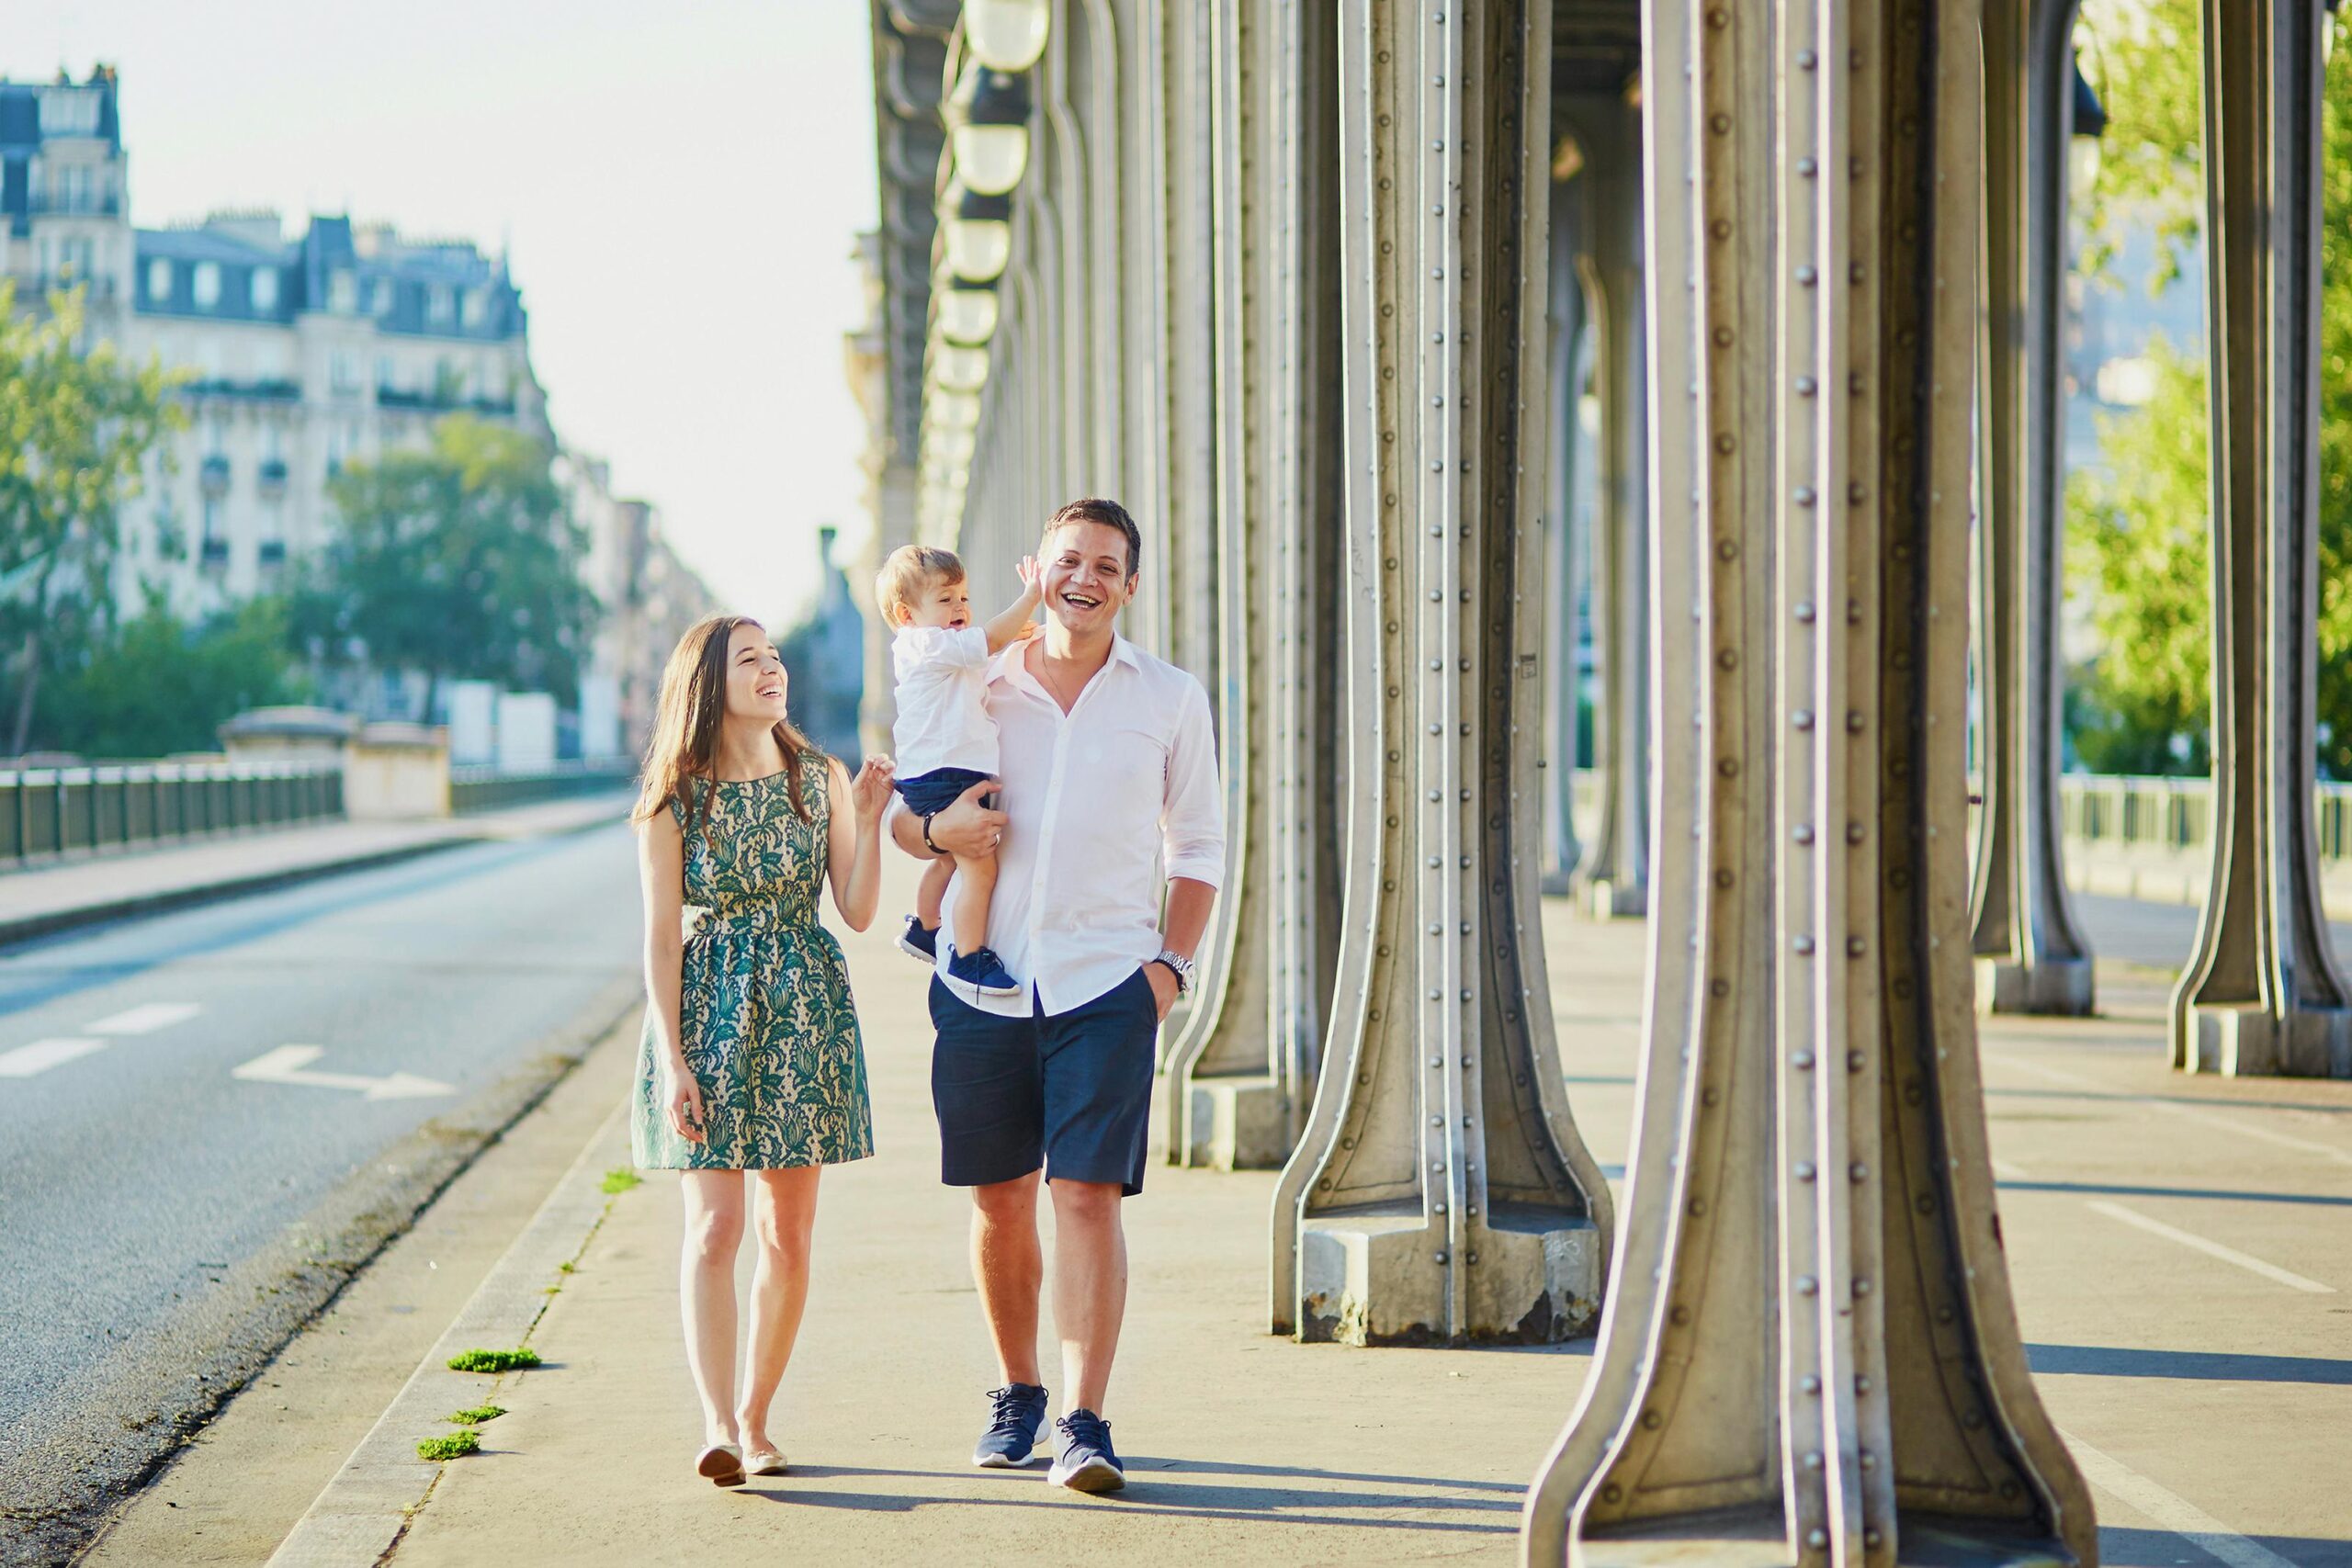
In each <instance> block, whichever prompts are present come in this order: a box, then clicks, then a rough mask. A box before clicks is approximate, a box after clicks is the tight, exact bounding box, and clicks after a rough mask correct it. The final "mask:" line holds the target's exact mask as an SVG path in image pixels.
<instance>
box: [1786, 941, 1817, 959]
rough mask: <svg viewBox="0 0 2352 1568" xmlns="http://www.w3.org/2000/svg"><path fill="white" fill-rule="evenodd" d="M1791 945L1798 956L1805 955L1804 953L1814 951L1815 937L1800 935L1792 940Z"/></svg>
mask: <svg viewBox="0 0 2352 1568" xmlns="http://www.w3.org/2000/svg"><path fill="white" fill-rule="evenodd" d="M1789 946H1790V947H1792V949H1794V950H1795V951H1796V953H1797V954H1798V956H1800V957H1803V956H1804V954H1806V953H1811V952H1812V951H1813V938H1811V937H1809V936H1800V937H1798V938H1797V939H1796V940H1795V941H1793V942H1790V943H1789Z"/></svg>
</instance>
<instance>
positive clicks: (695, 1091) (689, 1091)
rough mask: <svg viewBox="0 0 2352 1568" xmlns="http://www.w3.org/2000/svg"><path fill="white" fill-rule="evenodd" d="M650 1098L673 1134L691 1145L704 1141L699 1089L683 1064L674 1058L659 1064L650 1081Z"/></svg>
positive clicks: (700, 1087)
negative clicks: (659, 1105) (658, 1105)
mask: <svg viewBox="0 0 2352 1568" xmlns="http://www.w3.org/2000/svg"><path fill="white" fill-rule="evenodd" d="M653 1096H654V1099H655V1100H657V1101H659V1102H660V1104H661V1106H662V1119H663V1120H664V1121H666V1122H669V1123H670V1130H671V1131H672V1132H673V1133H675V1134H678V1136H680V1137H681V1138H684V1139H685V1141H686V1142H688V1143H690V1144H699V1143H701V1142H702V1141H703V1136H704V1133H705V1126H704V1122H703V1108H702V1085H700V1084H699V1083H696V1082H695V1076H694V1074H693V1073H691V1072H689V1071H688V1070H687V1068H686V1065H685V1063H684V1062H682V1061H679V1060H678V1059H676V1058H675V1057H671V1058H669V1059H666V1060H664V1061H663V1062H662V1066H661V1069H660V1071H658V1072H657V1073H656V1074H655V1075H654V1077H653Z"/></svg>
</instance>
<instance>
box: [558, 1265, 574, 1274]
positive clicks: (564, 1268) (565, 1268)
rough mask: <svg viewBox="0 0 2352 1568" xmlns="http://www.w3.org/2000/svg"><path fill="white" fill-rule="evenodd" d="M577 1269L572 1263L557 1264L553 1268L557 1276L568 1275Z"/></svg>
mask: <svg viewBox="0 0 2352 1568" xmlns="http://www.w3.org/2000/svg"><path fill="white" fill-rule="evenodd" d="M578 1267H579V1265H577V1264H574V1263H559V1264H557V1265H556V1266H555V1271H556V1272H557V1273H559V1274H569V1273H571V1272H572V1271H573V1270H574V1269H577V1268H578Z"/></svg>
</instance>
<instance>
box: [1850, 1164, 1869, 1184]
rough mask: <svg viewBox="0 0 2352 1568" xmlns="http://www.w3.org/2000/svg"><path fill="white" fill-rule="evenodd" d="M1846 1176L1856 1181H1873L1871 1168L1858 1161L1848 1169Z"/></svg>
mask: <svg viewBox="0 0 2352 1568" xmlns="http://www.w3.org/2000/svg"><path fill="white" fill-rule="evenodd" d="M1846 1175H1847V1176H1848V1178H1849V1179H1852V1180H1855V1181H1868V1180H1869V1179H1871V1168H1870V1167H1869V1166H1867V1165H1864V1164H1863V1163H1862V1162H1861V1161H1860V1160H1856V1161H1855V1162H1854V1163H1853V1164H1852V1165H1850V1166H1848V1167H1847V1168H1846Z"/></svg>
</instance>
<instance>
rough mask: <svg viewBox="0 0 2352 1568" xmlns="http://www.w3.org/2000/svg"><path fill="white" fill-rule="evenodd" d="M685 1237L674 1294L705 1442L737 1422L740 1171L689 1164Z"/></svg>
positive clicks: (724, 1436)
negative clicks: (694, 1167)
mask: <svg viewBox="0 0 2352 1568" xmlns="http://www.w3.org/2000/svg"><path fill="white" fill-rule="evenodd" d="M678 1185H679V1186H680V1188H682V1189H683V1190H684V1192H685V1199H686V1239H685V1246H684V1248H682V1249H681V1254H680V1257H679V1260H678V1295H679V1301H680V1305H681V1306H682V1308H683V1309H684V1316H685V1321H686V1366H687V1368H688V1370H689V1371H692V1372H693V1373H694V1379H695V1395H696V1396H697V1397H698V1398H700V1399H701V1401H702V1430H703V1441H704V1442H705V1443H731V1442H734V1441H735V1440H736V1427H735V1397H734V1395H735V1254H736V1252H737V1250H738V1249H739V1248H741V1246H742V1244H743V1173H742V1172H741V1171H740V1170H689V1171H685V1172H684V1173H683V1174H682V1175H681V1177H680V1179H679V1183H678Z"/></svg>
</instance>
